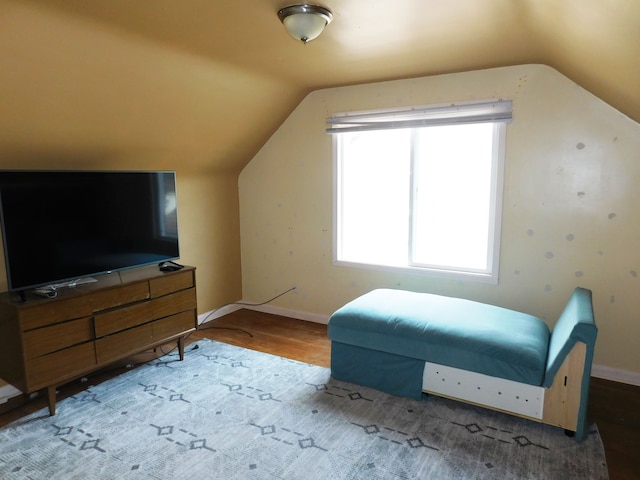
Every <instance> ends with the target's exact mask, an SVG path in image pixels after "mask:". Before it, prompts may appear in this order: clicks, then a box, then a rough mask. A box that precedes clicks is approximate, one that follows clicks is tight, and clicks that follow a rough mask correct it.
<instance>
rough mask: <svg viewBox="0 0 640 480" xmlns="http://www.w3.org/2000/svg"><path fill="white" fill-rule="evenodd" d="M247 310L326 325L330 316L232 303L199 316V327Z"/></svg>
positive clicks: (268, 306) (247, 303)
mask: <svg viewBox="0 0 640 480" xmlns="http://www.w3.org/2000/svg"><path fill="white" fill-rule="evenodd" d="M241 308H246V309H247V310H254V311H256V312H262V313H270V314H272V315H280V316H281V317H288V318H295V319H297V320H306V321H307V322H314V323H322V324H324V325H326V324H327V323H329V315H322V314H318V313H309V312H302V311H299V310H292V309H290V308H284V307H277V306H275V305H251V302H246V301H244V300H241V301H238V302H237V303H231V304H229V305H226V306H224V307H221V308H219V309H217V310H211V311H209V312H205V313H203V314H202V315H198V325H200V324H202V323H206V322H211V321H212V320H215V319H216V318H220V317H223V316H225V315H228V314H230V313H233V312H235V311H236V310H240V309H241Z"/></svg>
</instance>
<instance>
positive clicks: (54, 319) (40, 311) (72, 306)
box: [20, 297, 92, 331]
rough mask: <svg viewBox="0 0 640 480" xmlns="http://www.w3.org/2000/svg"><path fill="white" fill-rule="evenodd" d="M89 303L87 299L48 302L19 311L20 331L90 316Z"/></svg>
mask: <svg viewBox="0 0 640 480" xmlns="http://www.w3.org/2000/svg"><path fill="white" fill-rule="evenodd" d="M91 313H92V310H91V302H90V301H89V299H88V298H87V297H76V298H68V299H64V300H57V299H56V300H50V301H47V302H46V303H43V304H40V305H36V306H35V307H30V308H24V309H22V310H21V311H20V321H21V322H22V330H23V331H26V330H32V329H34V328H40V327H44V326H47V325H53V324H55V323H59V322H64V321H66V320H72V319H74V318H82V317H88V316H89V315H91Z"/></svg>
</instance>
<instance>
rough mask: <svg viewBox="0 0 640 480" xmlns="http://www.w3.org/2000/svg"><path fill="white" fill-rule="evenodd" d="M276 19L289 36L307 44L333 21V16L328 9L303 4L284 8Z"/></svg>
mask: <svg viewBox="0 0 640 480" xmlns="http://www.w3.org/2000/svg"><path fill="white" fill-rule="evenodd" d="M278 18H279V19H280V21H281V22H282V23H283V24H284V28H286V29H287V32H289V35H291V36H292V37H293V38H295V39H296V40H300V41H301V42H302V43H307V42H309V41H311V40H313V39H314V38H317V37H318V36H319V35H320V34H321V33H322V31H323V30H324V27H326V26H327V25H329V23H330V22H331V20H332V19H333V14H332V13H331V10H329V9H328V8H324V7H320V6H318V5H309V4H307V3H305V4H304V5H291V6H290V7H284V8H283V9H281V10H280V11H279V12H278Z"/></svg>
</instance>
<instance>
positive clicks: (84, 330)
mask: <svg viewBox="0 0 640 480" xmlns="http://www.w3.org/2000/svg"><path fill="white" fill-rule="evenodd" d="M92 339H93V328H92V323H91V317H85V318H81V319H79V320H71V321H69V322H64V323H58V324H56V325H51V326H49V327H44V328H38V329H37V330H31V331H28V332H25V333H24V335H23V340H24V355H25V357H26V358H27V359H31V358H35V357H40V356H42V355H46V354H48V353H51V352H55V351H57V350H62V349H63V348H67V347H71V346H73V345H77V344H79V343H83V342H88V341H90V340H92Z"/></svg>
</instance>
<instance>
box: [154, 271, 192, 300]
mask: <svg viewBox="0 0 640 480" xmlns="http://www.w3.org/2000/svg"><path fill="white" fill-rule="evenodd" d="M193 286H194V279H193V271H186V272H179V273H171V274H166V276H164V277H158V278H153V279H151V280H149V292H150V294H151V298H157V297H161V296H163V295H167V294H169V293H173V292H177V291H179V290H186V289H187V288H192V287H193Z"/></svg>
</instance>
